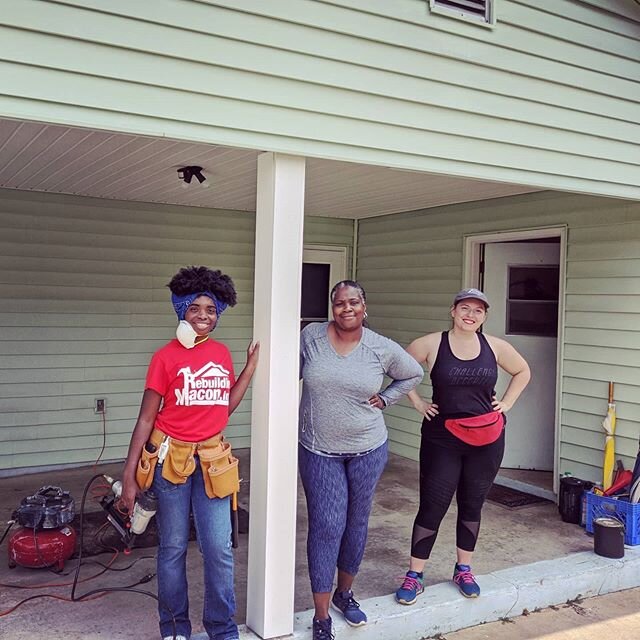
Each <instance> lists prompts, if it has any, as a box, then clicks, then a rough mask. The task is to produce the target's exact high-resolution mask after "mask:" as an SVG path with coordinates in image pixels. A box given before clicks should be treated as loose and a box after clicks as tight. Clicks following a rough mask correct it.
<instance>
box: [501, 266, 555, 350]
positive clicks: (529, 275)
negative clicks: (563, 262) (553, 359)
mask: <svg viewBox="0 0 640 640" xmlns="http://www.w3.org/2000/svg"><path fill="white" fill-rule="evenodd" d="M559 279H560V269H559V267H558V266H548V267H547V266H530V267H529V266H522V265H519V266H517V267H515V266H513V267H512V266H510V267H509V268H508V289H507V318H506V320H507V321H506V333H507V335H509V334H511V335H521V336H546V337H555V336H557V335H558V287H559Z"/></svg>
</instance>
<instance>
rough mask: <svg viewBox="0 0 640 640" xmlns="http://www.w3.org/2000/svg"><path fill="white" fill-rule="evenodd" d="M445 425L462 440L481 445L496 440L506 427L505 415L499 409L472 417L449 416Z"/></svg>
mask: <svg viewBox="0 0 640 640" xmlns="http://www.w3.org/2000/svg"><path fill="white" fill-rule="evenodd" d="M444 426H445V427H446V428H447V430H448V431H449V433H451V434H453V435H454V436H455V437H456V438H458V439H459V440H462V442H466V443H467V444H471V445H473V446H475V447H480V446H482V445H485V444H491V443H492V442H495V441H496V440H497V439H498V438H499V437H500V434H501V433H502V429H503V428H504V416H503V415H502V413H500V412H499V411H492V412H491V413H483V414H482V415H481V416H473V417H471V418H449V419H448V420H445V421H444Z"/></svg>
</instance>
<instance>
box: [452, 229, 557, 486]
mask: <svg viewBox="0 0 640 640" xmlns="http://www.w3.org/2000/svg"><path fill="white" fill-rule="evenodd" d="M539 238H560V265H559V267H560V276H559V277H560V282H559V290H558V347H557V353H556V397H555V425H554V447H553V448H554V453H553V492H554V493H555V494H556V495H557V494H558V490H559V485H560V479H559V477H558V470H559V469H560V419H561V399H562V363H563V360H564V297H565V296H564V292H565V281H566V263H567V227H566V226H553V227H539V228H536V229H513V230H508V231H497V232H494V233H483V234H477V235H476V234H468V235H465V236H463V243H464V244H463V249H462V261H463V272H462V273H463V284H462V286H463V287H477V286H479V284H480V247H481V245H483V244H489V243H491V242H509V241H512V240H536V239H539Z"/></svg>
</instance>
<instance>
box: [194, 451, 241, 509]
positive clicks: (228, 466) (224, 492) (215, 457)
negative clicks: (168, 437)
mask: <svg viewBox="0 0 640 640" xmlns="http://www.w3.org/2000/svg"><path fill="white" fill-rule="evenodd" d="M198 455H199V456H200V466H201V467H202V477H203V479H204V488H205V491H206V493H207V495H208V496H209V498H226V497H227V496H230V495H231V494H233V493H237V492H238V491H240V475H239V470H238V458H236V457H234V456H233V454H232V453H231V445H230V444H229V443H228V442H225V441H224V440H221V441H220V444H219V445H218V446H217V447H211V448H209V447H204V448H200V449H198Z"/></svg>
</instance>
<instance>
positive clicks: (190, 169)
mask: <svg viewBox="0 0 640 640" xmlns="http://www.w3.org/2000/svg"><path fill="white" fill-rule="evenodd" d="M194 177H195V178H197V180H198V182H199V183H200V184H202V183H203V182H204V181H205V180H206V178H205V177H204V175H203V174H202V167H197V166H193V165H189V166H187V167H182V168H181V169H178V178H179V179H180V180H184V182H185V184H191V178H194Z"/></svg>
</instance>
